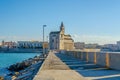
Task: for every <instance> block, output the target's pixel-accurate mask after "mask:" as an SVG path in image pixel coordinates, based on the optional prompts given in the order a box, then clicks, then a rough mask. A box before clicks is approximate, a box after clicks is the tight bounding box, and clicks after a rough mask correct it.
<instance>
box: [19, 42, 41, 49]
mask: <svg viewBox="0 0 120 80" xmlns="http://www.w3.org/2000/svg"><path fill="white" fill-rule="evenodd" d="M17 45H18V47H19V48H42V42H39V41H18V42H17Z"/></svg>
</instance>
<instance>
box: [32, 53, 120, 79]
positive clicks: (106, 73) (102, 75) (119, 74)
mask: <svg viewBox="0 0 120 80" xmlns="http://www.w3.org/2000/svg"><path fill="white" fill-rule="evenodd" d="M34 80H120V71H119V70H112V69H107V68H105V67H103V66H99V65H96V64H93V63H89V62H86V61H81V60H79V59H76V58H73V57H72V56H67V55H65V54H59V53H58V54H57V53H56V54H53V53H49V55H48V57H47V58H46V60H45V61H44V63H43V65H42V67H41V68H40V70H39V72H38V73H37V75H36V76H35V78H34Z"/></svg>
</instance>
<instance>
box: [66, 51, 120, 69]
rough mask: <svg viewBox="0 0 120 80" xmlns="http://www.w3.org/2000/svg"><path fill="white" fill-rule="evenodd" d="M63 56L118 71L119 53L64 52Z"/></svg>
mask: <svg viewBox="0 0 120 80" xmlns="http://www.w3.org/2000/svg"><path fill="white" fill-rule="evenodd" d="M65 54H67V55H69V56H73V57H75V58H78V59H80V60H83V61H87V62H92V63H95V64H98V65H101V66H105V67H108V68H111V69H116V70H120V53H113V52H109V53H107V52H82V51H66V52H65Z"/></svg>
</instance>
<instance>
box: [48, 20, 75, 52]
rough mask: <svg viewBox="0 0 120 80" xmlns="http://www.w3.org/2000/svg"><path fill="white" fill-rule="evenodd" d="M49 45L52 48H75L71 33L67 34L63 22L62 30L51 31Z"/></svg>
mask: <svg viewBox="0 0 120 80" xmlns="http://www.w3.org/2000/svg"><path fill="white" fill-rule="evenodd" d="M49 45H50V49H51V50H72V49H74V41H73V39H72V38H71V36H70V35H66V34H65V27H64V25H63V22H62V23H61V26H60V31H54V32H50V34H49Z"/></svg>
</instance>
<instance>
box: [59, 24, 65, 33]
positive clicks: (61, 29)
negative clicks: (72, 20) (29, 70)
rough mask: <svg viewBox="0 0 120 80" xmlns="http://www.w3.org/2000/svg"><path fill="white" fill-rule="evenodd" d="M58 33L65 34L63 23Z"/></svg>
mask: <svg viewBox="0 0 120 80" xmlns="http://www.w3.org/2000/svg"><path fill="white" fill-rule="evenodd" d="M60 32H61V33H62V34H64V33H65V27H64V24H63V22H61V26H60Z"/></svg>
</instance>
